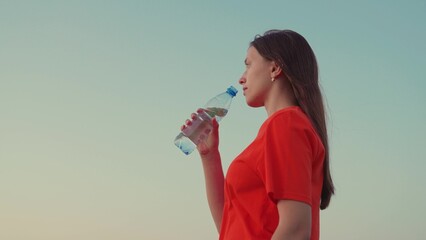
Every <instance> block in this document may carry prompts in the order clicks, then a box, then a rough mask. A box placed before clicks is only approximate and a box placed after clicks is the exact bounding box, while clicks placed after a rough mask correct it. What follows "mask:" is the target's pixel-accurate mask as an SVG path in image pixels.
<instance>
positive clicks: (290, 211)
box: [271, 200, 312, 240]
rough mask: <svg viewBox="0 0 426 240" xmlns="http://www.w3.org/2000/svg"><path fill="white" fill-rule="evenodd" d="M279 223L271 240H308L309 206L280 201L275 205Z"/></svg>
mask: <svg viewBox="0 0 426 240" xmlns="http://www.w3.org/2000/svg"><path fill="white" fill-rule="evenodd" d="M277 208H278V214H279V223H278V227H277V229H276V230H275V233H274V235H273V236H272V239H271V240H278V239H279V240H286V239H291V240H299V239H300V240H302V239H303V240H309V239H310V237H311V224H312V223H311V221H312V220H311V218H312V216H311V206H309V205H308V204H306V203H303V202H298V201H292V200H280V201H278V203H277Z"/></svg>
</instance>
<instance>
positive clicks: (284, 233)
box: [271, 227, 310, 240]
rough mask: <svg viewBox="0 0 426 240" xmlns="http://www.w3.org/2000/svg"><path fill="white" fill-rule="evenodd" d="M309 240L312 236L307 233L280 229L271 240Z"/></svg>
mask: <svg viewBox="0 0 426 240" xmlns="http://www.w3.org/2000/svg"><path fill="white" fill-rule="evenodd" d="M287 239H289V240H309V239H310V236H309V234H307V233H306V231H293V230H289V229H285V228H280V227H278V228H277V229H276V230H275V232H274V235H272V238H271V240H287Z"/></svg>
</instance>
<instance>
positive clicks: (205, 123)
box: [174, 86, 238, 155]
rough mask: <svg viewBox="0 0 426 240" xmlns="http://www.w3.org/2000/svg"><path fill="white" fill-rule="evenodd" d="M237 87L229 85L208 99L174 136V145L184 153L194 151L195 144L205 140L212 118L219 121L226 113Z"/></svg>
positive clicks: (210, 128)
mask: <svg viewBox="0 0 426 240" xmlns="http://www.w3.org/2000/svg"><path fill="white" fill-rule="evenodd" d="M237 92H238V91H237V89H236V88H234V87H233V86H230V87H229V88H228V89H227V90H226V91H225V92H223V93H220V94H219V95H217V96H215V97H213V98H212V99H210V100H209V101H208V102H207V103H206V105H205V106H204V108H203V109H204V111H201V112H200V113H197V114H196V115H197V116H196V118H195V119H194V120H192V124H191V125H190V126H187V127H186V128H185V129H183V130H182V131H181V132H180V133H179V134H178V135H177V136H176V138H175V141H174V142H175V145H176V146H177V147H178V148H179V149H180V150H181V151H182V152H183V153H185V154H186V155H189V154H190V153H192V152H193V151H194V149H195V148H196V147H197V145H198V144H199V143H201V142H203V141H205V140H206V138H207V137H208V136H209V134H210V132H211V131H212V129H213V126H212V122H211V121H212V119H213V118H214V117H215V118H216V120H217V121H218V122H219V121H220V120H221V119H222V118H223V117H225V116H226V114H227V113H228V110H229V107H230V106H231V102H232V98H233V97H235V95H236V94H237Z"/></svg>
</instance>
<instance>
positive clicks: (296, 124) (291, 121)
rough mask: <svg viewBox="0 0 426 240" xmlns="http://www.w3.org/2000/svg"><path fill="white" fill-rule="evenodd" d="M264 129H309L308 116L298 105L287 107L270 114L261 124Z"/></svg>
mask: <svg viewBox="0 0 426 240" xmlns="http://www.w3.org/2000/svg"><path fill="white" fill-rule="evenodd" d="M262 127H263V128H264V129H265V130H266V131H269V130H279V129H281V130H285V129H305V130H308V129H311V123H310V121H309V118H308V117H307V116H306V114H305V113H304V112H303V110H302V109H301V108H300V107H298V106H294V107H288V108H284V109H281V110H279V111H277V112H275V113H274V114H272V115H271V116H270V117H269V118H268V119H267V120H266V121H265V122H264V124H263V126H262Z"/></svg>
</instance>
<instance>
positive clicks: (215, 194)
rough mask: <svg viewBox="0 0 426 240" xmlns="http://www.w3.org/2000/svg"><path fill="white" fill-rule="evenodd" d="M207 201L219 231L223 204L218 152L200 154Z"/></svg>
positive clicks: (222, 179)
mask: <svg viewBox="0 0 426 240" xmlns="http://www.w3.org/2000/svg"><path fill="white" fill-rule="evenodd" d="M202 162H203V169H204V178H205V182H206V192H207V201H208V203H209V207H210V212H211V214H212V217H213V220H214V223H215V225H216V229H217V231H218V232H220V226H221V224H222V214H223V205H224V174H223V169H222V162H221V160H220V154H219V152H215V153H211V154H210V155H209V156H202Z"/></svg>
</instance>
